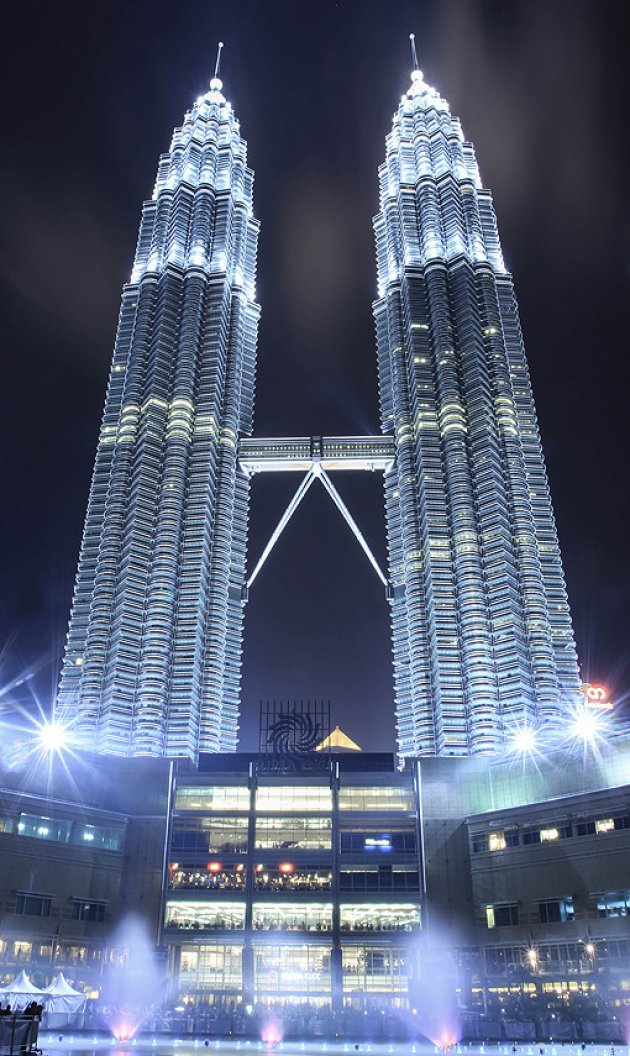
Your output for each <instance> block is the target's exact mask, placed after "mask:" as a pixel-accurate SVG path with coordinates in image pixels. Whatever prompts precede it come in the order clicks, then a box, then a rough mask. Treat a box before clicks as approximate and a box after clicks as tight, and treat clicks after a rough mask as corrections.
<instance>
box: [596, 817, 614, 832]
mask: <svg viewBox="0 0 630 1056" xmlns="http://www.w3.org/2000/svg"><path fill="white" fill-rule="evenodd" d="M614 827H615V822H614V819H613V818H600V820H599V821H596V822H595V832H612V831H613V829H614Z"/></svg>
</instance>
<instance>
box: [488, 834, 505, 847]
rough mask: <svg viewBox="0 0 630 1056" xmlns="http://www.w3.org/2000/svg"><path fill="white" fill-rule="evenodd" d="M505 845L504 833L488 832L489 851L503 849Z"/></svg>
mask: <svg viewBox="0 0 630 1056" xmlns="http://www.w3.org/2000/svg"><path fill="white" fill-rule="evenodd" d="M506 846H507V844H506V842H505V834H504V833H503V832H490V833H489V834H488V850H489V851H504V850H505V848H506Z"/></svg>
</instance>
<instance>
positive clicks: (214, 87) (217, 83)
mask: <svg viewBox="0 0 630 1056" xmlns="http://www.w3.org/2000/svg"><path fill="white" fill-rule="evenodd" d="M222 48H223V41H222V40H220V41H219V43H218V44H217V61H216V62H215V64H214V77H213V78H212V80H211V81H210V91H211V92H220V91H221V89H222V88H223V81H222V80H221V79H220V78H219V66H220V65H221V50H222Z"/></svg>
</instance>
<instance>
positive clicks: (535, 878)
mask: <svg viewBox="0 0 630 1056" xmlns="http://www.w3.org/2000/svg"><path fill="white" fill-rule="evenodd" d="M5 756H6V753H5ZM15 758H17V759H18V762H17V765H16V763H15ZM15 758H14V760H13V765H12V766H6V765H4V766H3V769H2V771H1V772H0V786H1V787H0V909H1V916H0V981H1V982H2V983H5V982H7V981H8V980H10V979H11V978H13V976H14V975H15V974H16V972H17V971H19V970H21V969H22V968H25V969H26V970H27V972H28V973H29V974H30V975H31V977H32V978H33V980H34V981H35V982H37V983H38V984H41V985H45V984H46V983H48V982H50V980H51V979H52V977H53V976H54V975H55V974H56V973H57V972H58V971H59V970H60V969H61V970H63V971H64V973H66V974H67V976H68V977H69V978H70V980H71V981H72V982H73V983H74V985H75V986H78V987H81V988H83V989H85V990H86V991H87V992H89V993H90V994H91V995H92V996H93V997H95V998H96V997H97V995H98V993H99V992H100V987H101V983H102V979H103V975H104V973H106V971H107V966H108V965H109V964H110V963H111V962H112V961H114V962H115V961H116V960H117V959H120V958H121V957H124V955H125V953H124V951H125V943H126V926H125V922H126V921H128V920H129V919H130V917H132V916H133V917H136V918H138V917H139V918H141V919H142V920H143V922H144V925H145V928H146V930H147V933H148V935H149V941H150V943H151V945H152V946H154V947H155V950H156V955H157V956H158V959H159V960H160V963H161V964H162V966H163V969H164V971H165V972H166V971H168V986H169V994H170V1000H171V1002H172V1004H174V1005H177V1004H178V1003H179V1004H181V1002H182V1001H184V1003H185V1004H188V1003H197V1004H198V1003H208V1002H211V1003H223V1004H225V1003H226V1002H227V1003H236V1002H241V1001H243V1002H245V1003H247V1004H250V1003H268V1002H271V1001H274V1002H275V1001H300V1002H301V1001H306V1000H307V1001H309V1002H310V1003H312V1004H321V1003H325V1004H331V1005H332V1006H333V1007H340V1006H341V1005H342V1004H346V1005H347V1004H349V1003H352V1004H355V1005H357V1006H361V1005H362V1004H366V1003H370V1002H371V1001H374V999H376V1000H378V1001H380V1002H387V1003H390V1004H394V1005H395V1006H397V1007H401V1008H405V1007H409V1008H413V1007H414V1006H415V1005H416V1004H418V1003H421V1002H422V993H423V990H422V987H423V978H424V977H426V975H427V973H429V974H431V973H432V972H434V971H435V957H436V956H437V955H438V954H439V955H440V956H446V955H445V953H444V951H445V950H449V951H452V952H451V953H450V954H449V957H450V958H451V960H450V961H449V964H452V968H449V969H448V971H450V972H451V974H452V976H453V979H454V981H455V983H456V986H457V989H458V991H459V993H458V999H459V1002H460V1005H461V1006H462V1007H463V1008H470V1009H477V1010H481V1009H485V1010H488V1009H492V1008H493V1007H494V1006H499V1005H502V1004H505V1003H506V1002H509V1001H510V1000H511V1001H514V1000H515V999H516V997H518V1000H520V1001H521V1002H522V1000H523V999H527V998H528V997H531V996H532V995H534V996H535V995H536V994H539V995H540V994H552V995H557V996H558V997H559V998H560V999H562V1000H568V999H569V997H570V995H574V996H575V995H581V999H584V1000H585V1001H586V1000H587V1001H590V1002H592V1001H593V1000H595V999H596V1000H598V1001H600V1002H605V1003H607V1007H608V1008H609V1010H610V1008H611V1007H617V1006H618V1005H619V1004H622V1003H625V1002H626V1001H630V925H629V921H630V917H629V916H628V914H629V912H630V872H629V871H628V862H630V743H628V741H627V740H618V741H616V742H612V743H611V744H609V745H608V746H607V748H606V751H605V754H604V755H603V756H602V757H598V756H597V755H596V754H589V755H588V756H584V755H579V756H572V755H567V754H566V753H564V754H562V755H561V756H559V755H556V756H551V757H549V758H547V759H542V758H540V759H534V758H533V757H528V758H526V759H525V760H523V759H519V760H514V759H512V760H509V761H508V760H506V761H503V762H499V761H490V760H488V759H483V758H477V759H449V758H429V759H422V760H412V759H408V760H405V762H404V765H403V766H402V767H399V766H398V765H397V763H396V760H395V757H394V756H393V755H389V754H367V753H362V752H339V753H329V754H327V753H320V754H319V755H316V754H315V753H312V755H309V756H305V757H303V758H302V760H301V761H299V762H296V761H295V760H293V761H292V762H291V764H290V766H287V765H286V763H283V764H282V765H281V766H280V767H278V765H277V763H273V765H270V759H269V757H268V756H261V755H255V754H247V753H225V754H220V753H219V754H215V755H208V756H205V757H202V759H201V761H200V765H199V767H198V768H193V767H192V766H191V765H189V764H187V763H183V762H181V761H180V762H178V763H170V762H168V761H166V760H160V759H154V760H148V759H147V760H123V759H108V758H103V757H93V756H87V755H76V756H73V757H72V756H67V757H65V758H64V759H55V760H53V761H52V762H51V766H50V768H49V769H48V770H46V771H45V772H44V771H43V770H42V771H41V772H38V773H37V774H33V773H32V772H31V771H30V770H29V765H28V762H24V763H23V764H20V763H19V757H15ZM515 995H516V997H515Z"/></svg>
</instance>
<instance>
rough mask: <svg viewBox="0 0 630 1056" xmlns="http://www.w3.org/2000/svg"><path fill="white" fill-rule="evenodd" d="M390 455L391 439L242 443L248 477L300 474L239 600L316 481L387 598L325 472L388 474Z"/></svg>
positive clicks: (298, 438)
mask: <svg viewBox="0 0 630 1056" xmlns="http://www.w3.org/2000/svg"><path fill="white" fill-rule="evenodd" d="M395 454H396V449H395V442H394V437H393V436H310V437H308V436H289V437H271V438H256V439H253V438H248V439H243V440H241V443H240V447H239V465H240V467H241V469H242V470H243V472H244V473H246V474H247V476H249V477H251V476H254V474H256V473H302V474H304V475H303V477H302V479H301V481H300V483H299V485H298V487H297V490H296V491H295V493H294V495H293V497H292V498H291V501H290V502H289V504H288V506H287V508H286V509H285V511H284V513H283V514H282V517H281V518H280V520H279V521H278V524H277V525H276V528H275V529H274V531H273V532H272V534H271V537H270V539H269V542H268V543H267V545H266V547H265V549H264V550H263V552H262V554H261V555H260V557H259V559H258V561H257V563H256V565H255V567H254V569H253V571H252V573H251V575H250V576H249V578H248V580H247V584H246V586H245V589H244V592H243V596H244V599H245V600H247V597H248V594H249V588H250V587H251V586H252V584H253V582H254V580H255V579H256V577H257V576H258V573H259V572H260V570H261V569H262V567H263V565H264V563H265V561H266V560H267V558H268V557H269V554H270V553H271V551H272V550H273V548H274V546H275V545H276V543H277V542H278V539H279V538H280V536H281V535H282V533H283V531H284V529H285V528H286V526H287V524H288V523H289V521H290V520H291V518H292V517H293V514H294V513H295V511H296V510H297V508H298V506H299V505H300V503H301V502H302V499H303V498H304V496H305V495H306V493H307V492H308V491H309V489H310V488H311V486H312V485H313V484H314V483H315V481H316V480H317V481H319V482H320V483H321V484H322V486H323V488H324V490H325V491H326V492H328V495H329V496H330V498H331V499H332V501H333V502H334V504H335V506H336V507H337V509H338V510H339V512H340V514H341V516H342V517H343V519H344V521H345V522H346V524H347V525H348V527H349V528H350V530H351V532H352V534H353V535H354V537H355V539H356V540H357V542H358V544H359V546H360V547H361V549H362V550H363V552H364V553H365V555H366V557H367V559H368V561H369V562H370V564H371V565H372V568H373V569H374V571H375V572H376V575H377V576H378V578H379V579H380V581H381V583H382V584H383V586H384V587H385V591H386V594H387V596H388V597H389V595H390V587H389V582H388V580H387V576H386V575H385V573H384V572H383V570H382V569H381V567H380V565H379V563H378V561H377V560H376V558H375V557H374V554H373V553H372V550H371V549H370V546H369V544H368V542H367V540H366V539H365V537H364V535H363V533H362V532H361V529H360V528H359V526H358V524H357V522H356V521H355V519H354V517H353V516H352V514H351V513H350V510H349V509H348V507H347V506H346V504H345V502H344V501H343V499H342V498H341V495H340V494H339V491H338V489H337V488H336V486H335V485H334V484H333V482H332V480H331V479H330V476H329V474H330V473H335V472H338V471H339V470H346V471H348V470H368V471H370V472H374V473H388V472H389V471H390V470H391V469H392V467H393V465H394V458H395Z"/></svg>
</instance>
